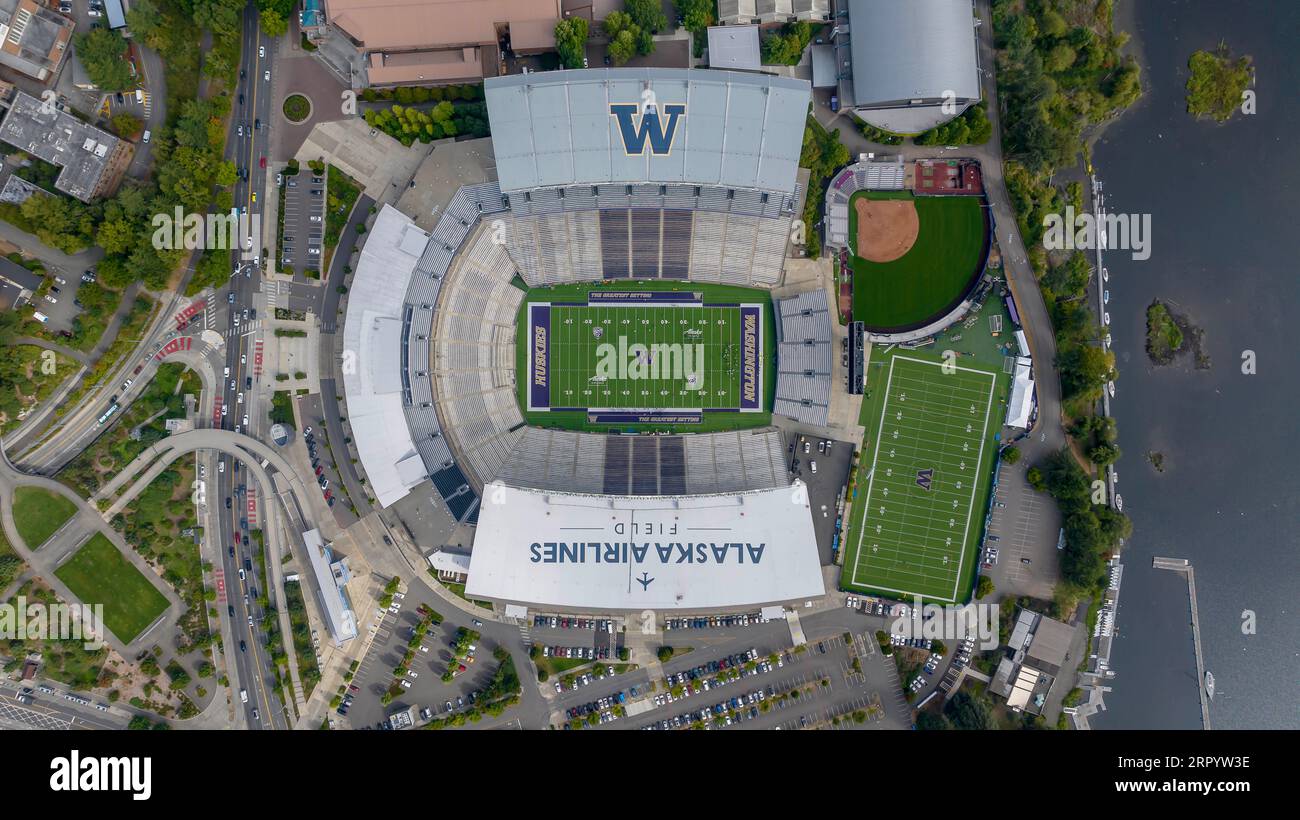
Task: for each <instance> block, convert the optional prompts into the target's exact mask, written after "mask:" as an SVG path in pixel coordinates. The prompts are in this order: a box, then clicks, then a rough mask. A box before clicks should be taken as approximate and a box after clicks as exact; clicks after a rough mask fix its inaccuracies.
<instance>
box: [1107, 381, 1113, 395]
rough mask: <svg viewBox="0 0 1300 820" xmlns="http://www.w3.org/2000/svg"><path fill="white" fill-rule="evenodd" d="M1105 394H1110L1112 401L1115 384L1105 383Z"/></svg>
mask: <svg viewBox="0 0 1300 820" xmlns="http://www.w3.org/2000/svg"><path fill="white" fill-rule="evenodd" d="M1106 392H1107V393H1110V397H1111V398H1112V399H1113V398H1115V382H1113V381H1112V382H1106Z"/></svg>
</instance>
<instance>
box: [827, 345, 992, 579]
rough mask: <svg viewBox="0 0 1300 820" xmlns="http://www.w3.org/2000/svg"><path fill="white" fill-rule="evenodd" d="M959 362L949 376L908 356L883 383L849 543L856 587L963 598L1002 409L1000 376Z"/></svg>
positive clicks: (895, 360) (849, 570)
mask: <svg viewBox="0 0 1300 820" xmlns="http://www.w3.org/2000/svg"><path fill="white" fill-rule="evenodd" d="M961 362H962V360H960V359H958V360H957V363H955V369H953V370H952V371H951V372H944V369H943V367H942V362H941V361H937V360H930V359H928V358H921V357H918V356H914V355H912V354H909V353H902V352H900V353H897V354H895V355H894V356H892V357H891V358H890V359H889V362H888V364H885V365H884V366H883V368H882V371H883V372H881V373H880V375H879V376H878V377H877V383H876V385H875V386H874V387H873V388H872V392H873V394H875V395H874V396H873V399H875V400H877V401H878V402H879V403H880V405H881V410H880V414H879V418H878V421H877V423H876V424H875V425H870V424H869V425H868V426H867V441H866V443H865V445H864V448H863V457H862V458H863V467H862V470H861V472H859V475H858V479H857V497H856V499H855V500H854V505H855V510H854V514H853V516H852V517H853V519H854V520H855V521H856V522H857V524H856V527H854V528H853V529H851V530H850V533H849V535H848V538H847V539H846V540H847V545H846V546H847V548H848V550H849V552H848V553H847V554H846V556H845V558H846V560H845V577H846V579H847V585H848V586H849V587H861V588H864V589H875V590H881V591H884V592H889V593H894V594H898V595H902V596H911V595H919V596H921V597H923V598H929V599H933V600H938V601H952V602H955V601H956V600H957V599H958V598H959V597H960V596H962V595H963V594H964V592H965V590H964V589H963V585H964V584H965V583H967V582H968V581H969V578H970V572H971V562H973V561H975V560H976V554H975V553H976V550H977V549H978V547H977V546H976V541H977V539H978V537H979V530H980V527H981V526H982V518H981V517H982V516H983V514H984V505H985V503H986V500H987V493H988V484H989V482H990V480H991V474H990V469H991V465H992V462H993V458H994V455H995V453H996V442H995V441H994V440H993V434H994V433H995V432H996V429H997V428H996V426H995V427H993V428H992V429H990V422H992V421H993V420H994V416H995V414H996V413H997V412H1000V404H999V403H998V402H996V401H995V388H996V386H997V378H998V377H997V374H995V373H994V372H992V371H991V370H990V371H986V370H983V369H980V368H981V367H982V366H971V365H970V364H968V363H961ZM880 391H883V395H881V394H880ZM854 530H856V531H854Z"/></svg>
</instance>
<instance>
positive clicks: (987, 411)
mask: <svg viewBox="0 0 1300 820" xmlns="http://www.w3.org/2000/svg"><path fill="white" fill-rule="evenodd" d="M900 359H904V360H906V361H909V362H916V363H917V364H927V365H931V366H933V367H943V366H944V364H943V362H932V361H928V360H926V359H914V358H912V357H911V356H904V355H902V354H898V355H895V356H893V357H892V358H891V359H890V360H889V377H888V379H886V381H885V399H884V404H883V405H881V408H880V424H879V425H878V426H877V429H876V446H875V449H874V450H873V452H872V456H871V471H870V478H869V479H868V480H867V494H866V497H865V498H863V501H862V503H863V510H862V523H861V524H860V525H859V530H858V548H857V550H856V551H855V552H854V559H855V560H854V562H853V578H852V581H851V583H852V584H854V585H857V586H863V587H869V588H871V589H880V590H884V591H886V592H897V593H899V594H900V595H913V596H916V595H919V593H916V592H913V591H911V590H904V589H895V588H893V587H886V586H879V585H876V584H863V583H862V582H860V581H859V580H858V568H859V567H860V566H861V555H862V539H863V538H864V537H866V532H867V515H868V514H869V513H870V512H871V505H870V503H871V490H872V487H873V486H874V485H875V482H876V466H877V465H876V461H877V460H878V458H879V456H880V439H881V435H882V432H883V430H884V428H885V415H886V413H887V412H888V410H889V389H890V387H892V386H893V383H894V363H895V362H897V361H898V360H900ZM953 367H954V369H956V370H964V371H966V372H967V373H978V374H979V375H981V376H988V377H989V395H988V401H987V403H986V404H985V408H984V426H983V429H982V430H981V432H980V449H979V453H978V454H977V455H976V459H975V474H976V480H975V481H973V482H971V494H970V501H969V502H968V509H967V510H966V525H965V527H964V528H963V532H962V547H961V550H960V551H959V552H958V558H957V577H956V578H955V579H954V580H953V585H952V595H950V596H949V597H948V598H944V599H942V600H945V601H949V602H953V603H955V602H956V600H957V589H958V587H959V586H960V585H961V579H962V575H963V568H964V567H965V560H966V548H967V543H968V541H969V538H970V522H971V518H972V517H973V515H974V513H975V492H976V490H977V489H978V487H979V479H980V472H979V471H980V469H981V468H982V466H983V463H984V444H985V439H987V438H988V433H989V429H988V428H989V421H990V420H991V419H992V410H993V391H994V389H995V388H996V387H997V374H996V373H989V372H988V371H986V370H976V369H974V368H971V367H961V366H960V365H954V366H953ZM920 597H927V598H928V597H933V596H928V595H921V596H920Z"/></svg>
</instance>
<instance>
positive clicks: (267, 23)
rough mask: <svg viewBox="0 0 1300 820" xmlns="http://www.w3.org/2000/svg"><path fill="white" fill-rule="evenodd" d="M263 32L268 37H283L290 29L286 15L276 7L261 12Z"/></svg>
mask: <svg viewBox="0 0 1300 820" xmlns="http://www.w3.org/2000/svg"><path fill="white" fill-rule="evenodd" d="M260 19H261V25H262V33H263V34H265V35H266V36H267V37H281V36H283V35H284V33H285V32H287V31H288V30H289V22H288V21H287V20H285V19H284V15H282V14H281V13H280V12H278V11H276V10H274V9H267V10H266V11H264V12H262V14H261V18H260Z"/></svg>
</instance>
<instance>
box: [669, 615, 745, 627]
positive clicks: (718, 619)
mask: <svg viewBox="0 0 1300 820" xmlns="http://www.w3.org/2000/svg"><path fill="white" fill-rule="evenodd" d="M767 621H768V619H767V618H764V617H763V616H762V615H761V614H759V613H757V612H753V613H746V614H744V615H713V616H710V617H699V618H669V619H668V620H666V621H664V629H724V628H726V627H732V626H752V625H753V624H765V623H767Z"/></svg>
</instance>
